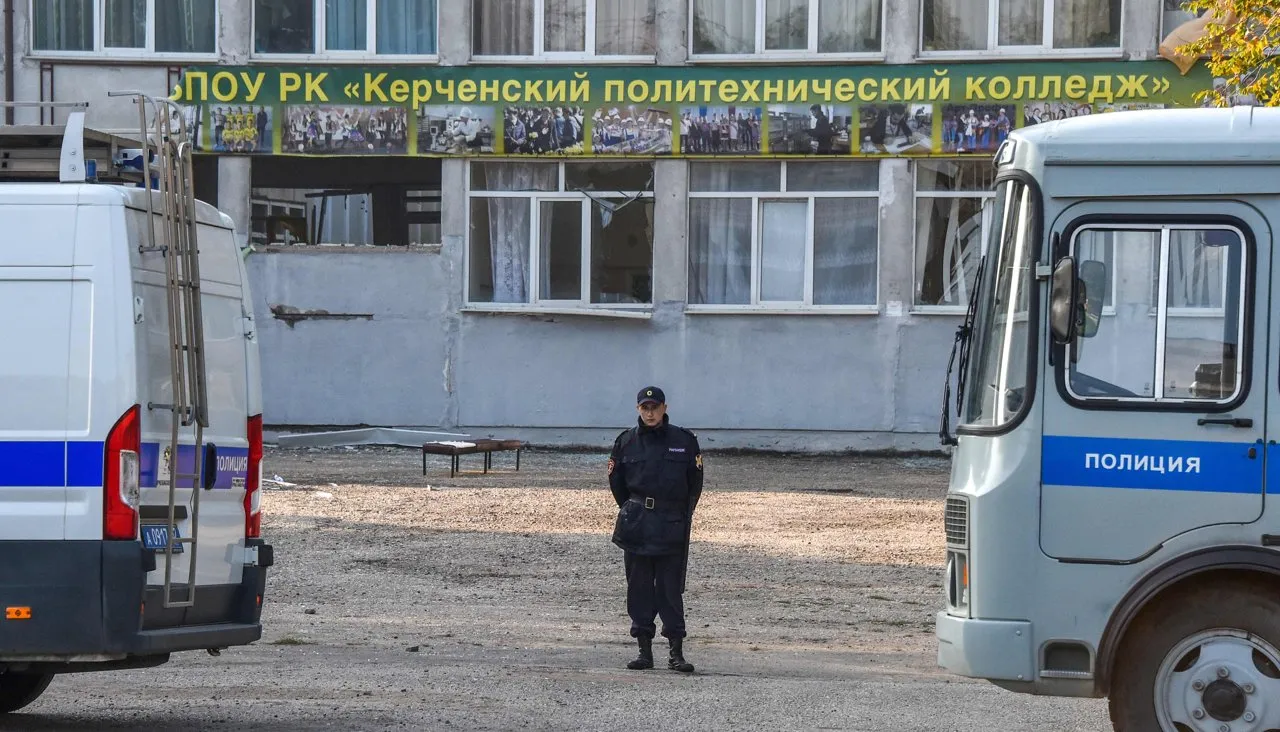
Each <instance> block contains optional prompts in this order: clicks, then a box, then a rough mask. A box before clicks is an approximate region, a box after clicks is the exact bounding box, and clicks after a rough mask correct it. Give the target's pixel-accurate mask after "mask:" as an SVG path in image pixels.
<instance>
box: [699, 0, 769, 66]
mask: <svg viewBox="0 0 1280 732" xmlns="http://www.w3.org/2000/svg"><path fill="white" fill-rule="evenodd" d="M755 49H756V2H755V0H693V52H694V53H744V54H745V53H754V52H755Z"/></svg>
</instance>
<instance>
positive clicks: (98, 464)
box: [0, 440, 249, 490]
mask: <svg viewBox="0 0 1280 732" xmlns="http://www.w3.org/2000/svg"><path fill="white" fill-rule="evenodd" d="M103 450H104V443H102V442H63V441H61V440H57V441H54V440H45V441H24V442H10V441H0V488H14V487H24V488H63V487H71V488H92V487H95V486H101V485H102V477H103V474H102V470H103ZM159 457H160V445H159V444H158V443H155V442H148V443H143V444H142V454H141V455H140V456H139V463H140V465H139V468H140V472H141V475H140V476H139V477H140V483H141V485H142V487H143V488H155V487H156V483H157V477H158V476H157V471H156V468H157V465H158V463H159ZM193 466H194V450H193V449H192V448H191V447H189V446H183V447H180V448H179V450H178V468H179V469H180V470H183V471H188V472H189V471H190V470H191V468H192V467H193ZM215 470H217V477H216V478H215V481H214V486H213V487H214V488H215V489H223V490H230V489H232V488H236V489H239V488H243V487H244V479H245V478H246V477H247V476H248V472H249V450H248V448H243V447H219V448H218V459H217V464H216V465H215ZM184 484H185V485H184ZM190 485H191V481H190V480H184V481H181V482H180V483H179V487H190Z"/></svg>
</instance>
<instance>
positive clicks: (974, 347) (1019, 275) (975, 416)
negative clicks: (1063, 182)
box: [961, 180, 1039, 428]
mask: <svg viewBox="0 0 1280 732" xmlns="http://www.w3.org/2000/svg"><path fill="white" fill-rule="evenodd" d="M1034 195H1035V194H1034V192H1033V191H1032V190H1031V188H1029V187H1028V186H1027V185H1026V184H1025V183H1022V182H1020V181H1016V180H1007V181H1003V182H1001V183H999V184H998V185H997V186H996V200H995V205H994V209H993V211H992V218H991V221H992V226H991V240H990V241H989V242H988V245H987V252H986V256H987V263H986V265H985V266H984V267H983V268H982V281H981V282H979V283H978V292H977V298H978V301H977V308H976V310H975V313H974V321H973V330H972V338H973V341H972V343H971V344H970V349H971V353H972V358H971V360H970V362H969V370H968V371H969V372H968V373H967V374H961V376H962V377H965V378H966V381H967V382H968V384H967V385H966V387H965V399H964V410H963V416H962V418H961V423H962V424H964V425H965V426H969V427H979V428H981V427H986V428H998V427H1001V426H1003V425H1006V424H1008V423H1010V422H1011V421H1013V420H1014V419H1015V418H1017V416H1018V415H1019V413H1020V412H1021V410H1022V405H1023V403H1024V402H1025V400H1026V398H1027V396H1028V393H1027V389H1028V387H1029V386H1030V383H1029V378H1030V373H1029V369H1028V363H1027V356H1028V351H1029V347H1030V340H1029V339H1030V338H1032V337H1034V336H1033V334H1032V331H1031V327H1032V323H1031V319H1030V317H1029V309H1030V307H1031V294H1032V292H1033V287H1034V284H1035V283H1034V278H1035V271H1034V268H1035V261H1036V253H1037V251H1038V250H1039V246H1038V244H1039V242H1038V241H1036V236H1035V232H1034V231H1033V230H1032V226H1033V220H1034V218H1035V216H1034V211H1035V209H1034V206H1035V201H1034V200H1033V196H1034Z"/></svg>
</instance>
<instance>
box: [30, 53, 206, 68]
mask: <svg viewBox="0 0 1280 732" xmlns="http://www.w3.org/2000/svg"><path fill="white" fill-rule="evenodd" d="M25 58H29V59H31V60H32V61H59V62H63V63H77V64H94V65H95V66H110V65H111V64H112V63H113V62H115V63H121V64H129V65H139V64H154V65H156V66H163V65H166V64H172V63H173V62H174V61H184V62H188V63H217V62H218V61H219V60H220V57H219V56H218V54H216V53H159V52H154V53H153V52H150V51H131V52H127V53H107V52H104V51H99V52H93V51H32V52H31V53H28V54H27V55H26V57H25Z"/></svg>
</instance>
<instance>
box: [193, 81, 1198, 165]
mask: <svg viewBox="0 0 1280 732" xmlns="http://www.w3.org/2000/svg"><path fill="white" fill-rule="evenodd" d="M1033 66H1034V67H1035V68H1032V67H1033ZM1166 67H1168V68H1166ZM1170 69H1173V70H1172V71H1170ZM1144 72H1145V75H1144ZM188 73H189V74H192V75H195V74H203V75H204V76H203V78H202V79H200V81H203V82H207V83H206V84H203V85H201V84H199V83H193V82H192V81H191V79H187V80H186V82H185V85H184V83H182V82H180V83H179V84H178V88H177V90H176V93H175V95H174V97H173V99H174V101H175V102H176V103H177V104H178V105H179V108H180V109H181V116H182V119H183V121H185V122H186V125H187V127H188V129H189V131H190V132H191V133H192V135H193V138H194V139H195V141H196V144H195V147H196V150H197V151H200V152H206V153H221V154H232V155H235V154H248V155H253V154H281V155H303V156H370V155H411V156H428V157H450V156H486V155H499V156H530V157H561V156H583V157H605V158H607V157H627V156H644V157H661V156H680V157H692V158H698V157H753V156H758V157H791V156H813V157H865V158H875V157H893V156H955V155H975V156H989V155H991V154H993V153H994V152H995V151H996V150H997V149H998V148H999V147H1000V145H1001V143H1003V142H1004V141H1005V140H1006V139H1007V138H1008V137H1009V135H1010V134H1011V133H1012V132H1014V131H1015V130H1018V129H1022V128H1026V127H1030V126H1032V125H1038V124H1044V123H1046V122H1053V121H1058V120H1064V119H1071V118H1075V117H1080V116H1083V115H1092V114H1105V113H1109V112H1117V111H1126V110H1132V109H1153V108H1165V107H1171V106H1196V105H1197V104H1198V103H1197V102H1195V101H1193V97H1194V93H1195V92H1196V91H1200V90H1202V89H1205V88H1211V87H1212V85H1213V84H1214V83H1216V82H1217V80H1215V79H1213V78H1212V77H1211V76H1210V75H1208V74H1207V72H1203V71H1199V72H1197V73H1196V74H1192V75H1189V76H1182V75H1180V74H1178V72H1177V70H1176V69H1174V68H1173V67H1172V66H1170V65H1169V64H1167V63H1166V62H1163V61H1152V62H1090V63H1065V64H1052V63H1047V62H1046V63H1044V64H1039V65H1035V64H1031V65H1021V66H1017V67H1013V66H1009V67H1000V66H999V65H992V64H985V65H974V66H972V67H964V66H963V65H955V66H945V67H936V68H935V67H929V66H906V67H898V68H891V67H883V68H879V67H877V68H875V69H873V70H871V71H868V70H867V68H866V67H856V68H850V69H847V70H842V69H831V68H827V67H795V68H791V67H788V68H787V69H786V71H785V76H786V78H782V79H778V78H776V76H775V77H774V78H773V79H772V80H769V79H761V80H759V81H755V80H747V77H743V76H740V75H737V74H738V71H737V70H736V69H735V70H733V71H728V70H725V69H715V68H710V67H707V68H699V69H696V70H693V71H688V70H679V71H678V72H673V73H678V74H679V77H678V78H674V79H663V78H660V77H659V78H655V72H654V70H653V69H648V68H643V69H642V68H636V69H629V68H620V67H619V68H609V69H601V70H594V69H593V70H592V71H591V72H589V73H590V74H591V75H592V76H591V78H590V79H589V81H579V80H582V79H585V78H586V74H587V73H588V72H582V71H579V72H576V73H573V72H572V70H570V71H564V70H559V69H556V70H546V69H539V68H532V67H531V68H522V69H503V70H502V74H505V76H503V77H501V78H487V79H486V78H482V77H484V76H485V75H486V74H490V75H491V74H493V73H495V72H493V71H492V70H490V69H484V70H479V71H477V70H475V69H461V70H459V69H434V68H424V69H412V68H402V67H394V68H393V67H388V68H379V69H362V68H361V69H353V68H346V67H335V68H329V69H325V70H315V71H312V72H308V73H307V74H306V78H307V80H304V79H302V78H301V77H302V76H303V74H300V73H298V72H294V71H290V70H288V69H285V68H281V69H263V68H258V67H253V68H246V69H244V70H239V69H236V70H231V69H221V68H219V69H215V68H210V69H203V70H199V69H197V70H188ZM570 73H572V76H573V78H574V81H570V80H568V79H567V77H568V76H569V75H570ZM741 73H748V72H747V71H745V70H744V71H742V72H741ZM775 73H777V72H775ZM232 75H235V76H236V78H239V79H243V80H244V83H242V84H239V87H238V88H239V89H240V90H241V91H240V93H239V94H230V95H228V94H223V95H221V96H217V97H216V98H215V97H214V96H212V95H211V94H210V93H209V90H214V91H216V90H217V89H223V90H225V89H227V88H228V87H229V86H230V84H229V81H228V78H227V77H229V76H232ZM471 75H474V76H471ZM218 76H221V77H223V78H222V84H221V86H219V85H217V84H215V83H213V82H211V81H209V80H210V79H214V78H215V77H218ZM895 76H896V77H897V78H894V77H895ZM384 77H388V78H384ZM700 77H708V78H700ZM793 77H794V78H793ZM973 78H977V79H988V80H989V81H988V82H987V86H985V87H981V85H980V84H973V83H970V82H971V80H972V79H973ZM1116 79H1119V80H1120V81H1119V82H1116V83H1117V84H1119V83H1123V84H1125V85H1126V89H1127V88H1128V87H1129V85H1130V81H1131V80H1134V79H1143V80H1148V81H1145V82H1140V83H1145V84H1146V85H1147V86H1145V87H1143V88H1142V91H1141V94H1129V95H1128V98H1125V97H1122V96H1120V95H1118V94H1117V95H1114V96H1113V95H1107V96H1105V97H1104V96H1101V95H1095V94H1093V93H1092V90H1094V89H1101V88H1103V85H1102V83H1101V82H1106V85H1105V86H1106V87H1107V88H1111V87H1112V82H1113V81H1114V80H1116ZM1126 79H1128V80H1130V81H1126ZM1064 80H1069V81H1070V80H1073V81H1075V82H1076V83H1074V84H1070V85H1069V84H1068V83H1067V82H1066V81H1064ZM304 81H306V83H305V84H304V83H303V82H304ZM1015 81H1016V82H1017V90H1018V92H1019V93H1017V94H1010V93H1009V92H1010V91H1011V89H1010V87H1011V86H1013V83H1014V82H1015ZM997 82H999V84H1003V87H1001V86H998V85H997ZM1049 82H1053V83H1049ZM553 83H554V84H555V85H556V88H557V92H556V93H554V94H552V93H551V92H550V87H551V86H552V84H553ZM572 84H582V86H581V88H579V89H578V91H577V92H574V93H568V94H567V93H566V92H565V90H566V89H572V88H573V87H572V86H568V85H572ZM588 84H589V89H588ZM1086 84H1088V86H1086ZM734 85H737V86H736V87H735V86H734ZM760 85H764V89H763V90H762V89H760V88H759V87H760ZM633 87H634V88H635V89H636V90H641V89H643V90H644V93H639V91H636V92H633V91H632V88H633ZM201 88H204V89H205V91H204V92H200V91H199V89H201ZM820 88H821V89H822V91H821V92H817V91H815V90H818V89H820ZM975 88H979V89H980V92H981V91H985V92H986V93H977V94H974V93H972V90H973V89H975ZM411 89H412V90H413V94H412V98H410V94H409V90H411ZM464 89H465V90H466V91H465V93H464V91H463V90H464ZM676 89H679V90H680V91H679V93H676V91H675V90H676ZM748 89H749V90H751V91H750V93H749V94H748V93H747V90H748ZM770 89H772V92H771V93H770ZM783 89H785V93H784V92H783V91H782V90H783ZM926 89H927V90H928V91H927V92H926V91H925V90H926ZM1081 89H1085V90H1086V93H1080V91H1079V90H1081ZM249 90H252V94H250V93H249ZM442 90H447V91H442ZM499 90H501V91H500V93H499ZM623 90H626V92H625V94H624V93H623ZM1027 91H1031V92H1032V93H1031V94H1027V93H1026V92H1027ZM1065 91H1070V92H1071V94H1070V97H1069V96H1068V94H1067V93H1064V92H1065ZM691 92H692V93H691ZM1035 92H1039V94H1038V95H1037V94H1035ZM1135 97H1136V98H1135ZM624 98H625V100H623V99H624ZM677 98H680V99H681V100H682V101H680V102H675V103H672V102H670V100H672V99H677ZM467 99H470V100H475V101H474V102H461V101H459V100H467ZM552 99H555V100H557V101H550V100H552ZM656 99H665V100H667V101H660V102H654V101H642V100H656ZM762 99H767V100H768V101H760V100H762ZM783 99H785V100H786V101H785V102H783V101H781V100H783ZM265 100H271V101H265ZM276 100H284V101H280V102H277V101H276ZM415 100H416V101H417V103H415ZM499 100H501V101H499ZM565 100H575V101H569V102H566V101H565ZM576 100H581V101H580V103H579V102H578V101H576ZM610 100H623V101H610ZM728 100H733V101H728ZM815 100H821V101H815ZM833 100H848V101H846V102H840V101H833ZM371 101H372V102H374V103H370V102H371ZM174 114H175V115H177V114H178V113H177V112H175V113H174Z"/></svg>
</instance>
